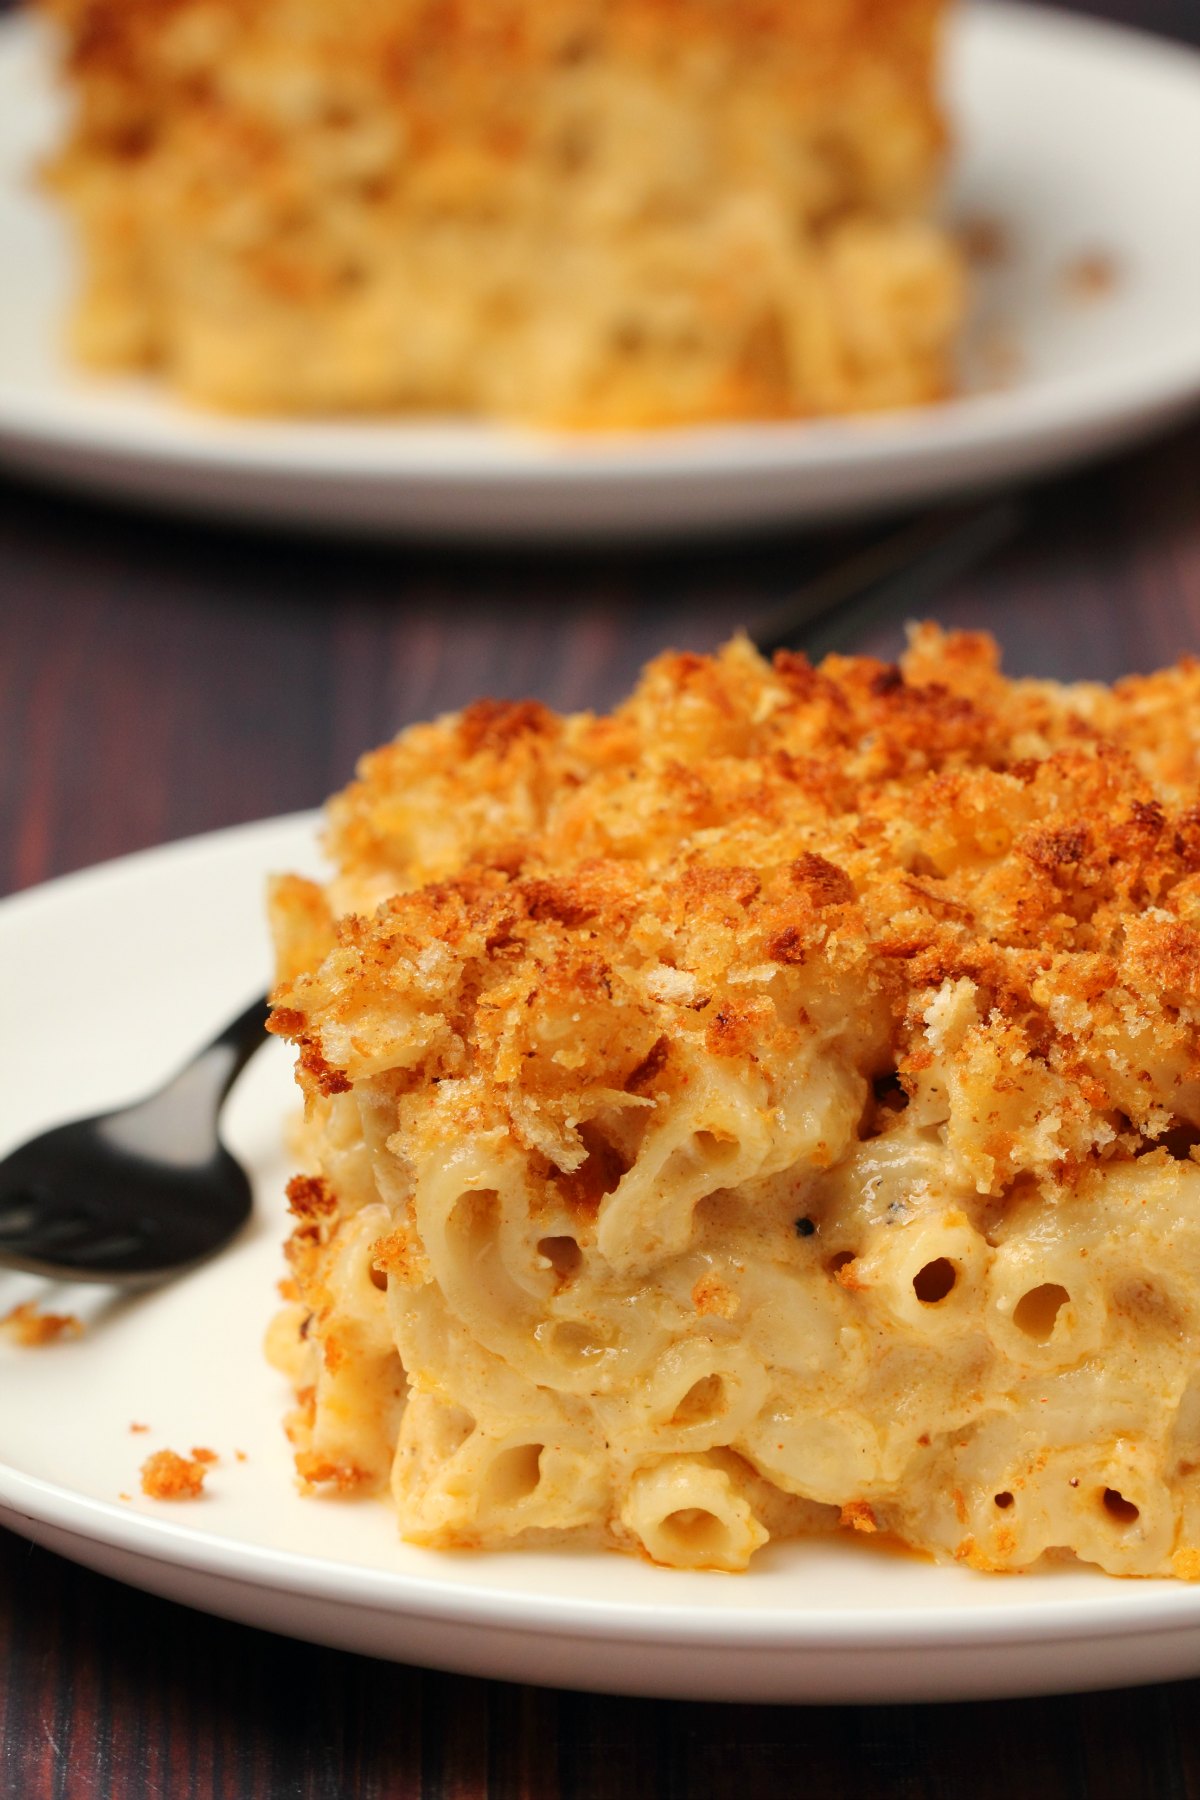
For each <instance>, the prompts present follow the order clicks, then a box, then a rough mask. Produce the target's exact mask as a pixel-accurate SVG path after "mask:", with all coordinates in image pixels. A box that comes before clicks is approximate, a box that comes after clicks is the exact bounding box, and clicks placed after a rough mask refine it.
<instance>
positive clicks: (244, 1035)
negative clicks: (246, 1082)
mask: <svg viewBox="0 0 1200 1800" xmlns="http://www.w3.org/2000/svg"><path fill="white" fill-rule="evenodd" d="M270 1014H271V1004H270V1001H269V1000H268V999H267V997H266V995H265V994H263V995H260V996H259V998H258V999H257V1000H252V1001H251V1003H250V1005H249V1006H248V1007H247V1008H246V1010H245V1011H244V1012H241V1013H239V1014H238V1016H237V1018H236V1019H231V1020H230V1021H229V1023H228V1025H226V1026H225V1028H224V1030H222V1031H220V1032H218V1034H217V1036H216V1037H215V1038H214V1039H213V1040H212V1042H211V1043H210V1044H209V1045H208V1046H207V1047H206V1048H205V1049H204V1050H202V1051H201V1052H200V1055H199V1056H198V1057H197V1058H196V1061H197V1062H203V1063H204V1064H205V1065H206V1066H207V1068H208V1069H209V1070H210V1071H211V1075H212V1078H213V1080H214V1083H215V1086H216V1095H217V1105H218V1106H220V1105H222V1104H223V1102H224V1100H225V1097H226V1095H227V1094H228V1092H229V1090H230V1088H231V1087H232V1086H233V1084H234V1082H235V1081H236V1080H237V1078H238V1076H239V1075H240V1074H241V1072H242V1070H243V1069H244V1068H245V1066H246V1064H247V1063H248V1062H249V1061H250V1058H251V1057H252V1056H253V1055H254V1053H255V1051H256V1050H261V1049H262V1047H263V1045H264V1044H265V1043H266V1041H267V1020H268V1018H269V1017H270Z"/></svg>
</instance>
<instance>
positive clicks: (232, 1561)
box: [0, 810, 1200, 1653]
mask: <svg viewBox="0 0 1200 1800" xmlns="http://www.w3.org/2000/svg"><path fill="white" fill-rule="evenodd" d="M320 818H321V814H320V813H314V812H311V811H307V810H306V811H301V812H294V813H286V814H280V815H276V816H273V817H268V818H264V819H259V820H254V821H249V822H246V823H242V824H238V825H234V826H228V827H224V828H221V829H218V830H215V831H209V832H205V833H203V834H200V835H197V836H192V837H185V838H178V839H174V840H171V841H169V842H167V843H165V844H160V845H156V846H151V847H148V848H145V849H142V850H138V851H134V852H132V853H130V854H129V855H125V856H119V857H114V858H111V859H108V860H106V861H104V862H101V863H97V864H93V865H91V866H89V867H87V868H84V869H78V870H74V871H72V872H70V873H69V874H66V875H62V876H59V877H56V878H55V879H53V880H51V881H47V882H43V883H40V884H37V885H36V886H33V887H29V888H24V889H21V890H19V891H18V892H16V893H14V894H10V895H7V896H5V897H4V898H3V899H0V948H2V947H3V941H4V938H5V937H6V936H7V933H8V931H9V929H10V927H16V928H17V929H19V928H20V923H21V921H22V919H24V918H25V917H26V916H28V915H29V914H30V913H37V912H39V911H41V910H42V909H44V908H47V907H49V908H51V909H53V908H56V907H58V906H60V905H62V904H64V903H68V904H70V903H75V904H78V903H80V901H82V900H83V899H85V898H86V897H87V895H88V893H89V891H90V890H93V889H95V888H97V887H100V888H112V887H114V886H120V885H122V884H126V883H128V882H130V881H133V882H135V883H137V882H139V881H141V880H142V879H143V878H145V877H147V876H148V877H149V878H150V879H151V880H153V879H155V878H157V877H160V876H163V877H165V878H166V879H167V880H171V879H178V878H179V871H180V870H181V869H182V868H186V867H187V865H189V864H193V863H195V862H197V861H200V862H204V861H206V860H208V859H210V858H214V857H215V858H217V859H221V858H222V857H224V856H225V855H226V854H228V853H229V852H231V851H232V852H235V853H236V852H240V853H241V856H242V857H244V858H245V860H246V862H247V864H248V865H249V864H253V863H254V862H260V863H262V862H265V860H266V858H267V856H268V855H269V854H274V847H275V844H276V842H277V841H280V840H288V839H294V840H295V841H296V842H297V843H300V842H303V841H305V840H307V842H308V843H309V845H310V847H311V843H312V838H311V835H310V834H311V833H312V830H313V827H314V826H315V825H317V824H318V823H319V821H320ZM0 1522H3V1523H4V1524H7V1525H9V1526H11V1527H12V1528H13V1529H15V1530H17V1531H18V1532H21V1531H22V1530H23V1528H24V1526H26V1525H28V1526H31V1527H44V1528H46V1529H48V1530H49V1531H52V1532H59V1533H63V1534H66V1535H68V1536H70V1537H73V1538H75V1539H79V1540H82V1541H85V1542H87V1543H88V1544H90V1545H93V1546H97V1547H102V1548H106V1549H111V1550H115V1551H117V1552H120V1553H123V1554H125V1555H130V1556H133V1557H135V1558H137V1559H139V1560H141V1561H144V1562H149V1563H152V1564H155V1565H157V1566H168V1567H173V1568H175V1569H177V1570H180V1571H184V1572H190V1573H194V1574H202V1575H204V1574H207V1575H212V1576H214V1577H218V1578H222V1579H225V1580H227V1581H233V1582H237V1583H240V1584H243V1585H250V1586H254V1587H258V1588H261V1589H263V1590H265V1591H268V1592H271V1593H276V1594H284V1593H287V1594H291V1595H293V1596H299V1597H301V1598H304V1599H307V1600H312V1601H316V1602H335V1603H338V1604H340V1605H342V1606H344V1607H346V1608H347V1609H350V1610H352V1611H353V1612H355V1613H357V1614H371V1615H381V1616H382V1615H389V1616H404V1617H406V1618H412V1619H421V1620H425V1621H427V1622H431V1623H432V1622H440V1623H443V1624H445V1625H447V1626H456V1625H466V1624H475V1625H477V1626H486V1627H490V1628H493V1629H499V1630H504V1631H508V1632H510V1633H512V1632H516V1633H522V1634H543V1635H549V1636H552V1637H554V1638H556V1639H571V1640H575V1641H578V1642H589V1643H594V1644H596V1645H603V1644H605V1643H613V1642H617V1641H623V1642H627V1643H633V1642H636V1643H637V1644H638V1645H639V1646H643V1647H646V1646H655V1645H659V1646H663V1647H669V1646H674V1647H678V1648H681V1649H686V1648H688V1647H691V1648H704V1649H709V1650H711V1649H722V1648H730V1649H734V1648H738V1649H754V1648H758V1649H764V1650H769V1649H790V1650H793V1651H796V1652H805V1653H808V1652H812V1651H818V1650H822V1649H828V1650H829V1651H831V1652H835V1651H850V1650H855V1649H858V1650H862V1651H864V1652H865V1651H868V1650H870V1651H876V1650H890V1649H908V1650H913V1651H929V1652H936V1651H944V1650H947V1649H963V1650H964V1651H966V1650H984V1651H986V1650H989V1649H999V1648H1001V1647H1008V1648H1012V1647H1018V1646H1020V1645H1022V1644H1046V1643H1059V1644H1067V1643H1072V1642H1079V1641H1080V1640H1085V1639H1090V1638H1093V1637H1095V1636H1096V1635H1097V1634H1099V1635H1101V1636H1103V1637H1104V1638H1105V1639H1107V1640H1113V1641H1116V1640H1120V1639H1123V1638H1127V1637H1135V1636H1141V1635H1145V1634H1146V1633H1152V1634H1153V1635H1154V1636H1156V1637H1157V1636H1160V1635H1171V1636H1174V1635H1177V1634H1186V1633H1195V1632H1196V1631H1197V1630H1198V1629H1200V1585H1192V1584H1188V1583H1185V1582H1180V1581H1175V1580H1171V1579H1168V1578H1166V1577H1161V1578H1154V1579H1151V1578H1147V1579H1145V1580H1139V1581H1133V1580H1122V1579H1121V1578H1119V1577H1115V1576H1113V1577H1107V1578H1104V1577H1100V1579H1101V1580H1102V1581H1104V1582H1105V1583H1111V1587H1109V1586H1107V1585H1105V1586H1104V1587H1103V1588H1101V1590H1100V1591H1096V1590H1095V1589H1092V1590H1091V1591H1089V1592H1088V1593H1087V1594H1081V1595H1079V1596H1078V1597H1075V1598H1071V1597H1070V1596H1065V1597H1061V1598H1058V1597H1056V1598H1055V1599H1054V1601H1053V1603H1048V1602H1047V1598H1046V1594H1045V1590H1044V1589H1042V1590H1040V1591H1039V1592H1035V1593H1034V1594H1033V1595H1031V1596H1030V1598H1029V1599H1027V1600H1019V1601H1017V1602H1014V1603H1011V1604H1007V1605H1004V1606H999V1607H998V1606H996V1605H994V1604H992V1603H991V1602H989V1601H988V1600H987V1599H986V1598H985V1594H986V1586H987V1585H990V1583H991V1582H992V1581H999V1580H1001V1579H1003V1578H1002V1577H999V1576H992V1577H988V1576H984V1575H981V1576H979V1577H978V1579H979V1581H980V1582H981V1583H982V1584H985V1585H984V1586H981V1588H980V1589H979V1595H980V1598H979V1600H978V1602H976V1601H975V1600H973V1599H972V1600H970V1601H968V1602H964V1604H963V1605H961V1606H953V1607H946V1608H945V1609H944V1610H931V1609H929V1608H927V1607H923V1606H921V1605H920V1604H919V1603H905V1604H893V1605H883V1606H875V1607H868V1606H865V1605H864V1606H860V1607H854V1608H849V1609H847V1610H845V1611H842V1610H835V1609H833V1608H829V1607H825V1606H821V1605H814V1606H811V1607H804V1606H789V1607H779V1608H775V1609H767V1610H755V1609H754V1608H753V1607H746V1608H738V1609H725V1608H722V1607H721V1606H720V1605H719V1604H718V1605H714V1604H713V1603H712V1602H707V1601H699V1600H696V1599H692V1598H688V1599H687V1600H684V1601H682V1602H672V1601H671V1600H670V1598H669V1596H665V1597H664V1596H659V1595H656V1596H654V1597H647V1598H644V1599H636V1600H633V1601H630V1600H627V1599H614V1600H607V1599H600V1598H597V1597H595V1596H592V1595H580V1594H578V1593H575V1594H570V1593H568V1594H566V1595H563V1594H562V1593H543V1592H536V1591H535V1592H531V1591H529V1590H522V1589H521V1588H520V1587H519V1586H518V1585H510V1584H509V1581H508V1580H507V1579H503V1580H502V1581H501V1582H500V1583H499V1584H498V1585H495V1586H481V1585H476V1584H473V1583H472V1582H470V1581H463V1582H459V1581H455V1582H444V1581H441V1580H439V1579H438V1577H437V1575H436V1574H433V1573H431V1574H429V1575H426V1574H423V1573H413V1572H408V1571H404V1570H397V1569H389V1568H386V1567H383V1568H381V1567H379V1566H377V1565H372V1564H356V1563H353V1562H346V1561H341V1560H338V1559H336V1558H333V1557H322V1556H317V1555H312V1554H308V1553H304V1552H300V1551H295V1550H282V1549H276V1548H274V1547H272V1546H269V1545H263V1544H257V1543H253V1542H250V1541H247V1540H245V1539H239V1538H237V1537H233V1536H230V1535H229V1534H228V1533H227V1532H224V1531H221V1530H214V1531H203V1530H198V1529H196V1528H194V1527H192V1526H188V1525H186V1524H178V1523H175V1522H174V1521H172V1520H169V1519H160V1518H157V1517H154V1516H152V1515H148V1514H145V1513H142V1512H129V1511H127V1510H125V1508H124V1507H123V1506H122V1505H118V1504H114V1503H113V1502H111V1501H106V1500H103V1499H98V1498H96V1497H94V1496H92V1495H89V1494H86V1493H82V1492H80V1491H78V1490H75V1489H72V1488H70V1487H69V1486H66V1485H64V1484H62V1483H60V1482H54V1481H49V1480H47V1479H46V1478H44V1477H42V1476H39V1475H36V1474H31V1473H30V1472H29V1471H28V1470H26V1469H23V1468H20V1467H18V1466H16V1465H14V1464H12V1463H10V1462H8V1461H6V1460H4V1458H3V1456H2V1455H0ZM25 1535H27V1536H34V1537H36V1536H37V1535H38V1534H37V1531H36V1530H32V1531H26V1532H25ZM430 1554H438V1553H430ZM463 1554H464V1555H465V1554H466V1553H463ZM479 1554H481V1555H482V1554H483V1553H479ZM511 1554H512V1555H513V1556H514V1557H515V1558H523V1557H525V1556H535V1557H536V1556H537V1555H538V1552H537V1551H536V1550H528V1551H525V1550H522V1551H514V1552H512V1553H511ZM556 1554H561V1552H556ZM568 1554H572V1553H568ZM573 1554H578V1555H580V1556H581V1557H583V1558H586V1559H588V1560H592V1559H594V1558H597V1557H608V1556H610V1555H614V1554H616V1553H614V1552H606V1551H596V1550H581V1551H579V1552H576V1553H573ZM863 1554H864V1555H868V1554H870V1551H869V1550H867V1551H864V1552H863ZM916 1560H917V1559H914V1561H916ZM929 1570H930V1573H931V1574H932V1575H933V1576H934V1577H935V1579H936V1576H937V1573H938V1565H936V1564H934V1563H932V1562H931V1563H930V1564H929ZM1085 1573H1086V1574H1088V1575H1092V1574H1093V1573H1094V1571H1092V1570H1090V1569H1089V1570H1086V1571H1085ZM1071 1575H1072V1572H1064V1577H1063V1579H1064V1580H1065V1581H1069V1580H1070V1579H1071ZM712 1579H713V1580H714V1581H717V1580H721V1579H723V1578H722V1577H720V1576H718V1575H714V1576H712ZM770 1579H771V1571H770V1570H769V1569H763V1570H759V1571H758V1572H753V1571H752V1572H751V1573H750V1574H748V1575H746V1576H743V1577H741V1580H742V1581H747V1582H757V1581H763V1582H768V1581H770ZM1012 1579H1018V1578H1016V1577H1014V1578H1012ZM1051 1579H1054V1577H1051Z"/></svg>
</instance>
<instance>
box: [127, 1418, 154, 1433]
mask: <svg viewBox="0 0 1200 1800" xmlns="http://www.w3.org/2000/svg"><path fill="white" fill-rule="evenodd" d="M129 1429H130V1431H135V1432H136V1431H149V1429H150V1427H149V1426H148V1425H143V1424H142V1422H141V1420H140V1419H133V1420H131V1421H130V1425H129Z"/></svg>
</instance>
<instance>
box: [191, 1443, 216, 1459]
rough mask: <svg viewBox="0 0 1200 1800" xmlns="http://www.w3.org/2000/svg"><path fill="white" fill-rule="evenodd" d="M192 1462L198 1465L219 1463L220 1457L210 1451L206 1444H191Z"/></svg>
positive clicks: (213, 1451)
mask: <svg viewBox="0 0 1200 1800" xmlns="http://www.w3.org/2000/svg"><path fill="white" fill-rule="evenodd" d="M192 1461H193V1462H198V1463H215V1462H219V1461H220V1457H219V1456H218V1455H217V1453H216V1451H215V1450H210V1449H209V1448H208V1446H207V1444H193V1445H192Z"/></svg>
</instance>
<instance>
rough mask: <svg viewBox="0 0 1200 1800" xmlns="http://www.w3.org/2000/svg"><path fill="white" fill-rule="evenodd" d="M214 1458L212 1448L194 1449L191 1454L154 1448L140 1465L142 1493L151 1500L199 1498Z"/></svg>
mask: <svg viewBox="0 0 1200 1800" xmlns="http://www.w3.org/2000/svg"><path fill="white" fill-rule="evenodd" d="M215 1461H216V1457H215V1456H214V1454H213V1452H212V1451H211V1450H209V1451H196V1450H194V1451H193V1452H192V1454H191V1456H190V1457H187V1456H180V1455H179V1454H178V1452H177V1451H175V1450H156V1451H155V1452H154V1454H153V1456H148V1457H147V1458H146V1460H145V1462H144V1463H143V1464H142V1471H141V1473H142V1492H143V1494H146V1495H148V1496H149V1498H150V1499H151V1500H198V1499H199V1498H200V1496H201V1494H202V1493H203V1492H204V1478H205V1476H206V1475H207V1474H208V1471H209V1468H210V1466H211V1464H212V1463H214V1462H215Z"/></svg>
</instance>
